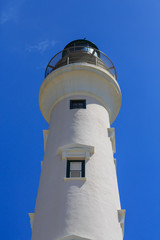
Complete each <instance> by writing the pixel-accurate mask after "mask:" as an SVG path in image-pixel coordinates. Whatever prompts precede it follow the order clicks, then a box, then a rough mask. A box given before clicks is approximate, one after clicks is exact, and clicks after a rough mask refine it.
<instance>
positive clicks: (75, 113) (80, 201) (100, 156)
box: [29, 40, 125, 240]
mask: <svg viewBox="0 0 160 240" xmlns="http://www.w3.org/2000/svg"><path fill="white" fill-rule="evenodd" d="M39 104H40V109H41V112H42V114H43V116H44V118H45V119H46V121H47V122H48V123H49V129H48V130H44V131H43V134H44V149H45V155H44V161H43V164H42V172H41V177H40V183H39V190H38V196H37V201H36V206H35V212H34V213H30V214H29V215H30V222H31V227H32V240H63V239H65V240H83V239H84V240H99V239H100V240H122V239H123V233H124V215H125V210H122V209H121V206H120V200H119V192H118V185H117V175H116V160H115V159H114V153H115V131H114V128H111V127H110V124H111V123H113V121H114V120H115V118H116V116H117V115H118V112H119V110H120V106H121V92H120V88H119V85H118V83H117V80H116V70H115V67H114V65H113V63H112V62H111V60H110V59H109V58H108V57H107V56H106V55H105V54H103V53H102V52H100V51H99V49H98V48H97V46H96V45H95V44H93V43H92V42H90V41H87V40H75V41H72V42H71V43H69V44H68V45H67V46H66V47H65V48H64V49H63V50H62V51H61V52H59V53H57V54H56V55H55V56H54V57H53V58H52V59H51V61H50V62H49V63H48V65H47V68H46V72H45V80H44V82H43V83H42V85H41V88H40V93H39Z"/></svg>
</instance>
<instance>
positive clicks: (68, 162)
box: [66, 161, 70, 178]
mask: <svg viewBox="0 0 160 240" xmlns="http://www.w3.org/2000/svg"><path fill="white" fill-rule="evenodd" d="M66 177H67V178H69V177H70V161H67V171H66Z"/></svg>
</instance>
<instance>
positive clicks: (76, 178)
mask: <svg viewBox="0 0 160 240" xmlns="http://www.w3.org/2000/svg"><path fill="white" fill-rule="evenodd" d="M70 180H81V181H86V180H87V178H85V177H75V178H64V181H70Z"/></svg>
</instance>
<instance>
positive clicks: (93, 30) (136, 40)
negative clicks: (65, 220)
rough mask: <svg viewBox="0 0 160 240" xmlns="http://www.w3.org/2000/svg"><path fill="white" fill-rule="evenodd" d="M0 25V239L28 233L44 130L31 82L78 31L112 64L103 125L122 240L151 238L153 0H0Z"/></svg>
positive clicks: (156, 15) (155, 151) (156, 148)
mask: <svg viewBox="0 0 160 240" xmlns="http://www.w3.org/2000/svg"><path fill="white" fill-rule="evenodd" d="M0 29H1V30H0V31H1V37H0V45H1V58H0V61H1V63H0V66H1V78H0V79H1V83H0V91H1V94H0V103H1V118H0V126H1V144H0V146H1V165H0V193H1V197H0V213H1V217H0V236H1V237H0V238H1V239H7V240H30V239H31V229H30V223H29V217H28V212H33V211H34V207H35V202H36V196H37V191H38V184H39V177H40V171H41V167H40V166H41V164H40V162H41V161H42V160H43V155H44V152H43V135H42V130H43V129H47V128H48V124H47V123H46V122H45V120H44V119H43V117H42V115H41V112H40V110H39V105H38V94H39V88H40V85H41V83H42V81H43V80H44V72H45V67H46V65H47V63H48V61H49V60H50V58H51V57H52V56H53V55H54V54H56V53H57V52H59V51H60V50H62V49H63V47H64V46H65V45H66V44H67V43H68V42H70V41H72V40H74V39H78V38H84V37H86V38H87V39H88V40H90V41H92V42H94V43H95V44H96V45H97V46H98V47H99V49H100V50H101V51H103V52H104V53H106V54H107V55H108V56H109V57H110V58H111V60H112V61H113V62H114V64H115V66H116V69H117V73H118V82H119V85H120V87H121V91H122V100H123V102H122V107H121V111H120V113H119V115H118V117H117V119H116V121H115V122H114V124H113V125H112V126H113V127H115V130H116V148H117V152H116V154H115V156H116V158H117V174H118V183H119V190H120V197H121V204H122V208H126V223H125V237H124V239H125V240H135V239H136V240H142V239H145V240H151V239H159V236H160V224H159V216H160V188H159V184H160V174H159V172H160V159H159V156H160V128H159V119H160V107H159V98H160V94H159V92H160V91H159V89H160V67H159V63H160V56H159V54H160V1H159V0H152V1H149V0H134V1H129V0H121V1H119V0H115V1H108V0H105V1H103V0H99V1H94V0H92V1H91V0H85V1H84V0H81V1H73V0H68V1H53V0H52V1H51V0H46V1H38V0H35V1H33V0H12V1H11V0H10V1H9V0H7V1H6V0H5V1H4V0H2V1H1V8H0ZM106 214H107V213H106ZM93 227H94V226H93ZM108 240H111V239H108Z"/></svg>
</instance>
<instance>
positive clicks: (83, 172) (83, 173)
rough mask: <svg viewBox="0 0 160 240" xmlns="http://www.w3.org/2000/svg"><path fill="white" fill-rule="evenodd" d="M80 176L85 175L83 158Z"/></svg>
mask: <svg viewBox="0 0 160 240" xmlns="http://www.w3.org/2000/svg"><path fill="white" fill-rule="evenodd" d="M82 177H85V160H84V161H82Z"/></svg>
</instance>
